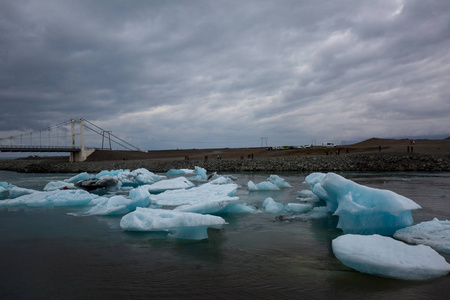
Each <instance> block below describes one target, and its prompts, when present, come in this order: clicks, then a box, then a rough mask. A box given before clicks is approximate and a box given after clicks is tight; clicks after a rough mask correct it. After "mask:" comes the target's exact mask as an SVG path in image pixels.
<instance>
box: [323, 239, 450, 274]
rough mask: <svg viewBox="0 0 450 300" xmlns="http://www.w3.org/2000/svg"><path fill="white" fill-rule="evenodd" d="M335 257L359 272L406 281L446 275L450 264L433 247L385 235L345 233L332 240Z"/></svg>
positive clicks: (449, 270) (449, 269)
mask: <svg viewBox="0 0 450 300" xmlns="http://www.w3.org/2000/svg"><path fill="white" fill-rule="evenodd" d="M332 247H333V252H334V254H335V256H336V257H337V258H338V259H339V260H340V261H341V262H342V263H343V264H344V265H346V266H348V267H350V268H352V269H355V270H357V271H359V272H362V273H366V274H371V275H377V276H382V277H388V278H396V279H403V280H428V279H433V278H437V277H441V276H446V275H447V274H448V273H449V272H450V264H448V263H447V262H446V260H445V259H444V257H442V256H441V255H439V254H438V253H437V252H436V251H435V250H433V249H432V248H431V247H429V246H424V245H418V246H411V245H407V244H405V243H403V242H400V241H397V240H394V239H393V238H390V237H386V236H381V235H377V234H375V235H353V234H346V235H342V236H340V237H338V238H336V239H334V240H333V242H332Z"/></svg>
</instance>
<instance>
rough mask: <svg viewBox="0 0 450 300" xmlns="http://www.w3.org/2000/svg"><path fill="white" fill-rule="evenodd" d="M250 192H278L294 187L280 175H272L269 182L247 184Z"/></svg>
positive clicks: (250, 182) (268, 179)
mask: <svg viewBox="0 0 450 300" xmlns="http://www.w3.org/2000/svg"><path fill="white" fill-rule="evenodd" d="M247 186H248V190H249V191H252V192H253V191H278V190H280V189H282V188H290V187H292V186H291V185H290V184H289V183H288V182H286V181H285V180H284V179H283V178H281V177H279V176H278V175H270V176H269V178H267V181H263V182H260V183H257V184H255V183H254V182H253V181H251V180H250V181H249V182H248V183H247Z"/></svg>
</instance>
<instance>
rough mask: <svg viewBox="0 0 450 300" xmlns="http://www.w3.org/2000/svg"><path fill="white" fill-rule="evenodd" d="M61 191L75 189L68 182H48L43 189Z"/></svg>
mask: <svg viewBox="0 0 450 300" xmlns="http://www.w3.org/2000/svg"><path fill="white" fill-rule="evenodd" d="M62 189H75V185H74V184H73V183H71V182H68V181H50V182H49V183H47V184H46V185H45V187H44V191H54V190H62Z"/></svg>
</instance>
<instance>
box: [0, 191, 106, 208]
mask: <svg viewBox="0 0 450 300" xmlns="http://www.w3.org/2000/svg"><path fill="white" fill-rule="evenodd" d="M96 198H98V196H97V195H94V194H91V193H88V192H86V191H83V190H61V191H60V190H56V191H49V192H40V191H36V192H34V193H32V194H28V195H23V196H20V197H17V198H14V199H7V200H3V201H0V207H2V206H19V205H26V206H74V205H86V204H89V203H90V202H91V201H92V200H94V199H96Z"/></svg>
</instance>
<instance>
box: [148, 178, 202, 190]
mask: <svg viewBox="0 0 450 300" xmlns="http://www.w3.org/2000/svg"><path fill="white" fill-rule="evenodd" d="M194 186H195V185H194V184H193V183H192V182H190V181H189V180H187V179H186V178H185V177H183V176H181V177H176V178H173V179H165V180H161V181H158V182H156V183H153V184H149V185H144V187H145V188H147V190H148V191H149V192H150V193H161V192H164V191H167V190H177V189H188V188H192V187H194Z"/></svg>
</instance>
